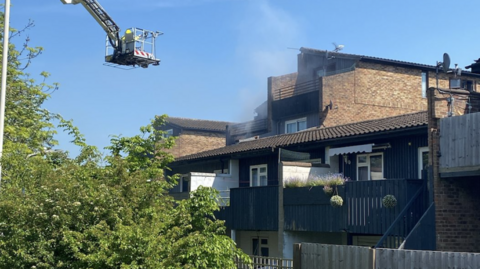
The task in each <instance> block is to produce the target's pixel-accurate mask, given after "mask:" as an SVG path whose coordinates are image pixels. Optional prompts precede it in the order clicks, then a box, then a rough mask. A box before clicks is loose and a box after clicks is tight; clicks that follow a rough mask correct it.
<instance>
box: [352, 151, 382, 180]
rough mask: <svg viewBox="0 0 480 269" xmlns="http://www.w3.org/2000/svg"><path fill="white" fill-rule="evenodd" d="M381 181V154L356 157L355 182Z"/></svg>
mask: <svg viewBox="0 0 480 269" xmlns="http://www.w3.org/2000/svg"><path fill="white" fill-rule="evenodd" d="M376 179H383V153H371V154H362V155H357V180H376Z"/></svg>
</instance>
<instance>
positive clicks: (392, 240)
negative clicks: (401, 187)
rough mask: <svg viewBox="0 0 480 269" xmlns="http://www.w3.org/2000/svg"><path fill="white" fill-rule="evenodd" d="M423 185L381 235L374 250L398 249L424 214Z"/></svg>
mask: <svg viewBox="0 0 480 269" xmlns="http://www.w3.org/2000/svg"><path fill="white" fill-rule="evenodd" d="M424 192H425V185H422V188H420V189H419V190H418V191H417V192H416V193H415V195H414V196H413V197H412V199H411V200H410V201H409V202H408V204H407V205H406V206H405V207H404V209H403V210H402V212H400V214H399V215H398V217H397V218H396V219H395V221H394V222H393V223H392V225H391V226H390V227H389V228H388V230H387V231H386V232H385V233H384V234H383V236H382V238H380V241H378V243H377V245H375V248H399V247H400V245H401V244H402V243H403V241H404V240H405V238H406V236H407V235H408V234H409V233H410V231H412V230H413V228H414V227H415V225H416V224H417V223H418V221H419V220H420V218H421V217H422V216H423V214H424V213H425V197H424V195H423V194H424Z"/></svg>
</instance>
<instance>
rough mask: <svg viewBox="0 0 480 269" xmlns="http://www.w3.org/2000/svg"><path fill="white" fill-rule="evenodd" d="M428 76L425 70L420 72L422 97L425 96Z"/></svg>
mask: <svg viewBox="0 0 480 269" xmlns="http://www.w3.org/2000/svg"><path fill="white" fill-rule="evenodd" d="M427 87H428V76H427V72H422V98H427Z"/></svg>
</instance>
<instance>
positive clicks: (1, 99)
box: [0, 0, 10, 184]
mask: <svg viewBox="0 0 480 269" xmlns="http://www.w3.org/2000/svg"><path fill="white" fill-rule="evenodd" d="M4 16H5V17H4V20H3V58H2V89H1V93H0V159H1V158H2V155H3V127H4V122H5V96H6V91H7V69H8V39H9V37H8V34H9V33H10V0H5V13H4ZM1 183H2V166H1V164H0V184H1Z"/></svg>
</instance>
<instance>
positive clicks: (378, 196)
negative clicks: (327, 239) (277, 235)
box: [283, 179, 424, 234]
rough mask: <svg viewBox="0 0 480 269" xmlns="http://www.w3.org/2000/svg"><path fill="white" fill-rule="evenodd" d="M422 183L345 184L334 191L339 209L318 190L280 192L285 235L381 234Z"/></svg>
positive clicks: (366, 182)
mask: <svg viewBox="0 0 480 269" xmlns="http://www.w3.org/2000/svg"><path fill="white" fill-rule="evenodd" d="M423 183H424V182H423V181H422V180H418V179H409V180H403V179H402V180H395V179H393V180H373V181H358V182H353V181H352V182H347V183H346V184H345V186H341V187H339V188H338V194H339V195H340V196H341V197H342V198H343V202H344V204H343V206H342V207H341V208H333V207H332V206H331V205H330V197H329V196H327V195H325V193H324V192H323V188H322V187H313V188H310V187H304V188H287V189H284V203H283V204H284V229H285V230H286V231H317V232H339V231H342V230H345V231H348V232H349V233H358V234H383V233H384V232H385V231H386V230H387V229H388V228H389V227H390V225H391V224H392V223H393V221H394V220H395V218H396V217H397V216H398V214H399V213H400V212H401V211H402V210H403V208H404V207H405V206H406V204H407V203H408V202H409V201H410V199H411V198H412V197H413V195H414V194H415V193H416V191H417V190H418V189H420V188H421V187H422V184H423ZM387 194H393V195H394V196H395V197H396V199H397V205H396V206H395V207H394V208H388V209H387V208H384V207H383V205H382V199H383V197H385V195H387Z"/></svg>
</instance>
